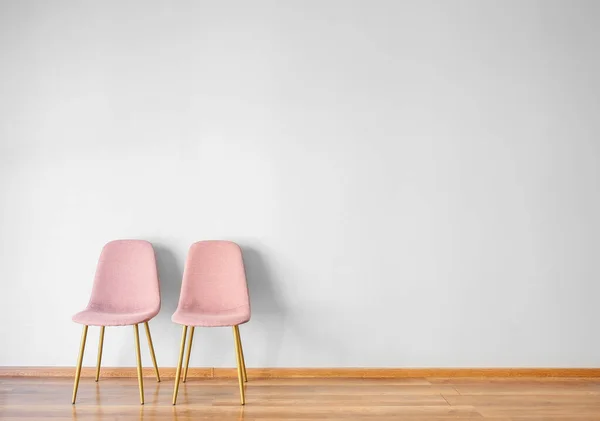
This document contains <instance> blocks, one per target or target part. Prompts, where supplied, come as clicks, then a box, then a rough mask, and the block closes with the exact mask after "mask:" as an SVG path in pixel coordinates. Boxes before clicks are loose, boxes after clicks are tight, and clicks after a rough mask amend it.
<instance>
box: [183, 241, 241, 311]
mask: <svg viewBox="0 0 600 421" xmlns="http://www.w3.org/2000/svg"><path fill="white" fill-rule="evenodd" d="M179 307H180V308H190V307H195V308H199V309H201V310H204V311H210V312H219V311H226V310H231V309H234V308H240V307H247V308H249V307H250V300H249V297H248V286H247V284H246V274H245V271H244V262H243V260H242V250H241V249H240V247H239V246H238V245H237V244H236V243H233V242H231V241H199V242H197V243H194V244H192V246H191V247H190V250H189V252H188V256H187V260H186V263H185V269H184V271H183V282H182V285H181V295H180V296H179Z"/></svg>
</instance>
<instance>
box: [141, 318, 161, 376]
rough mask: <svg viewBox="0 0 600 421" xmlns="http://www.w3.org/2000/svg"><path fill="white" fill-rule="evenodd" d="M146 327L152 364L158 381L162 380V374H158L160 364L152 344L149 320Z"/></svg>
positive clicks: (145, 324)
mask: <svg viewBox="0 0 600 421" xmlns="http://www.w3.org/2000/svg"><path fill="white" fill-rule="evenodd" d="M144 327H145V328H146V338H147V339H148V347H149V348H150V356H151V357H152V364H154V371H155V372H156V381H157V382H160V374H158V364H156V355H154V345H153V344H152V336H151V335H150V326H148V322H144Z"/></svg>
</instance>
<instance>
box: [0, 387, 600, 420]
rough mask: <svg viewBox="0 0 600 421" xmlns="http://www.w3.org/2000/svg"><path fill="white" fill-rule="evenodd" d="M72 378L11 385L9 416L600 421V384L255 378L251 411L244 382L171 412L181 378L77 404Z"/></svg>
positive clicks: (104, 391) (187, 392) (186, 399)
mask: <svg viewBox="0 0 600 421" xmlns="http://www.w3.org/2000/svg"><path fill="white" fill-rule="evenodd" d="M72 381H73V380H72V379H70V378H59V377H52V378H34V377H26V378H2V379H1V380H0V419H1V420H2V421H17V420H19V421H32V420H39V419H42V418H44V419H50V420H54V421H58V420H80V421H88V420H90V421H91V420H99V419H111V420H112V419H118V420H125V421H127V420H131V421H133V420H136V421H142V420H146V421H162V420H181V421H188V420H219V421H230V420H235V421H240V420H245V421H261V420H273V421H274V420H284V421H316V420H331V419H334V420H353V421H371V420H377V421H386V420H388V421H397V420H414V421H426V420H427V421H441V420H449V419H456V420H487V421H536V420H537V421H541V420H548V421H560V420H574V421H600V380H598V379H585V378H577V379H569V378H560V379H554V378H547V379H539V378H536V379H527V378H498V379H489V378H486V379H480V378H471V379H465V378H453V379H437V378H416V379H410V378H403V379H356V378H353V379H343V378H325V379H319V378H311V379H306V378H296V379H250V380H249V382H248V383H247V386H246V400H247V404H246V406H245V407H242V406H240V405H239V390H238V386H237V381H236V380H235V379H219V378H207V379H200V378H196V379H192V380H190V381H189V382H187V383H185V384H182V385H181V387H180V392H179V399H178V405H177V406H173V405H171V397H172V393H173V380H170V379H167V380H165V381H163V382H161V383H156V382H155V381H154V380H153V379H152V378H151V377H147V378H146V379H145V398H146V399H145V400H146V404H145V405H143V406H141V405H139V401H138V385H137V380H136V379H133V378H101V379H100V381H99V382H98V383H96V382H94V381H93V380H92V379H89V378H84V379H82V380H81V383H80V386H79V393H78V399H77V404H76V405H71V404H70V396H71V388H72Z"/></svg>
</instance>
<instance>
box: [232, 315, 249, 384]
mask: <svg viewBox="0 0 600 421" xmlns="http://www.w3.org/2000/svg"><path fill="white" fill-rule="evenodd" d="M234 329H235V330H237V334H238V339H239V340H238V341H237V346H238V348H239V349H240V355H241V356H242V370H243V371H242V373H243V374H244V382H248V374H247V373H246V360H245V358H244V348H243V347H242V337H241V335H240V328H239V325H237V326H234Z"/></svg>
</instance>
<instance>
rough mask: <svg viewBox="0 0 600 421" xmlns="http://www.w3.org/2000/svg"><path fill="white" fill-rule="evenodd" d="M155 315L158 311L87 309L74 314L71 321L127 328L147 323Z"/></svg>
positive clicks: (89, 324)
mask: <svg viewBox="0 0 600 421" xmlns="http://www.w3.org/2000/svg"><path fill="white" fill-rule="evenodd" d="M157 314H158V310H145V311H131V312H119V311H112V310H104V309H90V308H88V309H85V310H83V311H80V312H79V313H77V314H75V315H74V316H73V321H74V322H75V323H80V324H82V325H88V326H128V325H135V324H138V323H144V322H147V321H149V320H150V319H152V318H153V317H154V316H156V315H157Z"/></svg>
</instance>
